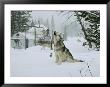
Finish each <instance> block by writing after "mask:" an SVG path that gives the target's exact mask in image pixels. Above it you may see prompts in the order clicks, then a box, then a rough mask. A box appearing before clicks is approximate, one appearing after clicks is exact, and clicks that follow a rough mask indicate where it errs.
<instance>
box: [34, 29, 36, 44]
mask: <svg viewBox="0 0 110 87" xmlns="http://www.w3.org/2000/svg"><path fill="white" fill-rule="evenodd" d="M34 32H35V38H34V43H35V46H36V28H34Z"/></svg>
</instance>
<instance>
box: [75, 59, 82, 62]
mask: <svg viewBox="0 0 110 87" xmlns="http://www.w3.org/2000/svg"><path fill="white" fill-rule="evenodd" d="M74 62H84V61H83V60H77V59H74Z"/></svg>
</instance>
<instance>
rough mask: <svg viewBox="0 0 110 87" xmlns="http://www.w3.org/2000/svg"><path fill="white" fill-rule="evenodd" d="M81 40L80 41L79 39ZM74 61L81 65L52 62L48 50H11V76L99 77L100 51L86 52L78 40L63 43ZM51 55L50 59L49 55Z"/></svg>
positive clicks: (71, 39)
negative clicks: (76, 60)
mask: <svg viewBox="0 0 110 87" xmlns="http://www.w3.org/2000/svg"><path fill="white" fill-rule="evenodd" d="M81 40H82V39H81ZM64 44H65V46H66V47H67V48H68V49H69V50H70V52H71V53H72V55H73V57H74V58H75V59H81V60H84V61H85V62H83V63H78V62H76V63H68V62H64V63H62V64H61V65H58V64H56V63H55V62H54V60H55V56H54V52H53V51H52V50H50V49H49V48H43V47H41V46H33V47H29V48H27V49H26V50H25V49H13V48H11V76H13V77H84V76H95V77H97V76H100V51H94V50H88V48H87V47H84V46H82V41H78V38H68V40H67V41H64ZM51 52H52V53H53V55H52V57H50V53H51Z"/></svg>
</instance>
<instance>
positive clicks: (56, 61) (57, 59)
mask: <svg viewBox="0 0 110 87" xmlns="http://www.w3.org/2000/svg"><path fill="white" fill-rule="evenodd" d="M55 55H56V60H55V63H58V61H59V58H58V55H57V54H55Z"/></svg>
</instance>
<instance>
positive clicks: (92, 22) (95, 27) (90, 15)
mask: <svg viewBox="0 0 110 87" xmlns="http://www.w3.org/2000/svg"><path fill="white" fill-rule="evenodd" d="M74 12H75V16H77V19H78V21H79V23H80V25H81V27H82V30H83V32H84V35H85V39H86V40H87V42H88V45H89V47H90V48H92V43H93V44H95V47H96V48H97V50H99V49H100V29H99V27H100V12H99V11H74ZM82 20H83V21H85V22H86V23H87V24H88V25H89V26H88V27H87V28H86V27H85V23H84V22H82Z"/></svg>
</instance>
